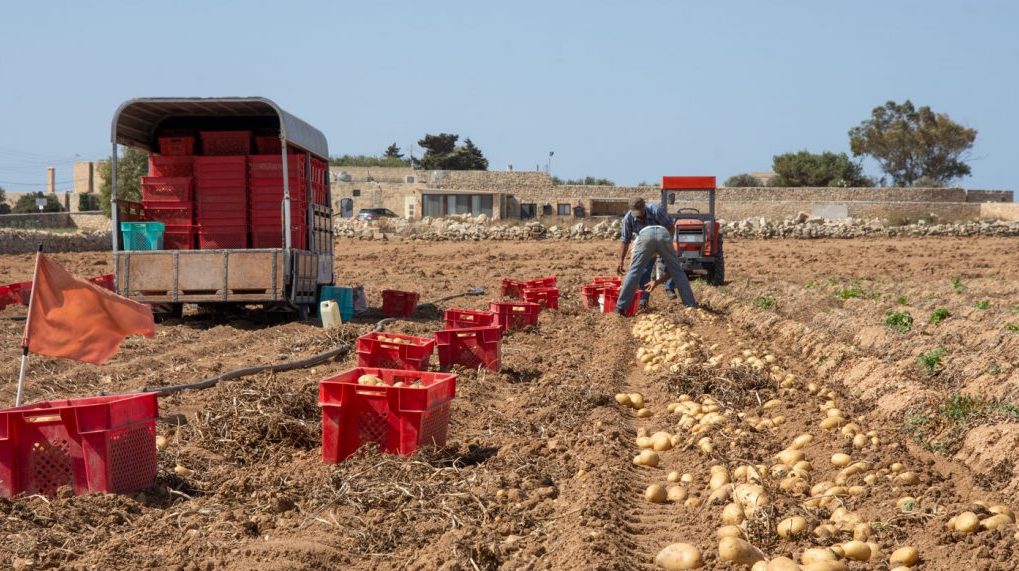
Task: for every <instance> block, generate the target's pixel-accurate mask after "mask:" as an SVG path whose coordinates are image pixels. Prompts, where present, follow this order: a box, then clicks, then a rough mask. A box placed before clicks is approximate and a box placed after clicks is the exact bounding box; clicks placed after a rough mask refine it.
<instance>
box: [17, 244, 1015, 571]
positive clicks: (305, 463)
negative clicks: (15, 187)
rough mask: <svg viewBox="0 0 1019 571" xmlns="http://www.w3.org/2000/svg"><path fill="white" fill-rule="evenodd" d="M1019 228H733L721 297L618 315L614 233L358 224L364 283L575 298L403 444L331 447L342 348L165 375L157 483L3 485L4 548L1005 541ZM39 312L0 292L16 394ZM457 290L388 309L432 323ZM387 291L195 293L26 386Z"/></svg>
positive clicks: (343, 336)
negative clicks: (487, 236) (283, 299)
mask: <svg viewBox="0 0 1019 571" xmlns="http://www.w3.org/2000/svg"><path fill="white" fill-rule="evenodd" d="M1016 245H1017V241H1016V239H1014V238H979V239H973V238H908V237H902V238H896V239H887V238H863V239H860V240H823V239H822V240H816V241H811V242H804V241H798V240H742V239H739V238H736V237H734V238H733V239H732V240H731V241H730V243H729V244H728V245H727V256H728V259H727V267H728V269H729V276H730V279H729V282H728V283H727V284H726V285H724V286H722V287H718V288H712V287H710V286H707V285H706V284H703V283H696V284H695V286H694V287H695V291H696V293H697V295H698V297H699V299H700V301H701V302H702V304H703V309H702V310H700V311H687V310H684V309H683V308H681V307H678V306H676V305H674V304H671V303H668V302H666V301H665V299H664V298H662V297H661V296H660V295H656V297H655V298H654V299H653V300H652V312H650V313H648V314H646V315H644V316H642V317H638V318H634V319H621V318H618V317H616V316H613V315H602V314H598V313H594V312H592V311H591V310H586V309H583V308H582V307H581V304H580V299H579V295H578V294H579V287H580V285H581V284H583V283H585V282H586V281H587V280H589V279H590V278H591V276H593V275H604V274H607V273H608V272H610V271H611V268H612V267H613V266H614V265H615V251H616V250H615V244H614V243H612V242H611V241H609V240H594V239H592V240H587V241H578V242H566V243H562V242H556V241H533V242H526V243H519V244H513V245H507V244H502V243H499V242H495V241H488V242H477V243H467V244H465V243H462V242H434V243H430V242H421V243H414V244H409V243H407V242H405V241H395V242H387V241H372V242H364V241H359V240H340V241H338V242H337V244H336V251H337V252H338V256H337V261H336V272H337V276H338V280H339V281H340V282H342V283H353V282H359V283H362V284H363V285H364V286H365V289H366V292H367V295H368V298H369V301H370V302H373V303H372V304H371V305H378V302H379V299H380V292H381V290H382V289H385V288H395V289H410V290H416V291H419V292H421V294H422V298H423V299H425V300H429V299H435V298H438V297H440V296H443V295H448V294H450V293H455V292H460V291H466V290H467V289H469V288H470V287H472V286H475V285H483V286H485V287H486V288H488V290H489V292H492V291H496V289H497V287H498V284H499V281H500V278H502V277H515V278H530V277H538V276H546V275H556V276H558V279H559V286H560V290H561V305H562V307H561V309H560V310H559V311H547V312H543V313H542V315H541V317H540V319H539V324H538V326H537V327H533V328H529V329H527V330H524V331H519V332H514V333H512V334H509V335H508V336H507V337H506V338H505V339H504V343H503V369H502V371H500V372H499V373H491V372H488V373H486V372H479V371H474V370H463V369H460V370H458V371H457V374H458V376H459V378H458V390H457V398H456V399H455V400H454V402H453V408H452V412H451V421H450V435H449V441H448V442H447V446H446V447H445V448H443V449H441V450H431V451H426V452H422V453H420V454H418V455H416V456H414V457H411V458H398V457H387V456H379V455H376V454H373V453H370V452H367V453H364V454H361V455H359V456H357V457H355V458H353V459H352V460H350V461H348V462H346V463H344V464H341V465H337V466H329V465H323V464H322V463H321V461H320V455H321V445H320V431H321V423H320V416H319V408H318V405H317V399H318V393H317V387H318V381H319V380H320V379H322V378H324V377H328V376H330V375H333V374H335V373H337V372H339V371H343V370H345V369H347V368H349V367H351V366H353V364H354V362H355V359H354V357H353V356H352V355H347V356H345V357H342V358H340V359H337V360H336V361H334V362H328V363H325V364H322V365H319V366H316V367H315V368H314V369H313V370H301V371H291V372H287V373H280V374H268V373H265V374H260V375H255V376H252V377H248V378H245V379H241V380H236V381H229V382H224V383H221V384H219V385H217V386H216V387H214V388H211V389H207V390H204V391H190V392H184V393H179V394H177V395H175V396H171V397H167V398H163V399H161V400H160V411H161V414H160V417H161V419H160V421H159V423H158V425H157V432H158V434H159V435H160V436H162V437H164V438H165V439H166V444H165V445H164V446H163V448H161V450H160V451H159V476H158V480H157V485H156V486H155V487H153V488H151V489H148V490H144V491H143V492H141V493H138V494H134V495H130V496H116V495H105V494H96V495H89V496H82V497H68V496H66V495H58V497H49V498H44V497H41V496H26V497H20V498H16V499H14V500H11V501H5V500H0V522H2V524H0V566H8V567H10V568H14V569H21V570H34V569H51V568H67V569H110V568H168V569H182V570H193V569H266V570H268V569H280V568H289V569H295V570H297V569H336V568H343V569H365V570H367V569H419V570H433V569H434V570H439V569H443V570H454V569H455V570H461V569H462V570H465V571H466V570H478V569H606V570H629V569H648V570H650V569H655V568H656V565H655V556H656V554H657V553H658V552H659V551H660V550H661V549H663V548H665V547H666V546H667V545H670V544H674V543H686V544H689V545H691V546H692V547H693V548H694V549H696V551H697V552H698V554H699V556H700V559H701V562H702V563H703V568H704V569H723V570H737V569H748V568H749V566H745V565H740V564H737V563H734V562H731V561H727V560H726V555H725V554H724V553H725V550H724V549H722V547H723V545H722V543H723V540H721V539H719V532H720V530H721V533H728V534H734V535H737V536H738V537H739V538H740V539H742V540H743V541H747V542H749V543H750V544H751V545H752V546H753V548H755V549H757V550H760V556H762V557H764V558H767V559H771V560H773V561H775V562H776V563H775V569H789V568H791V567H788V566H786V567H778V565H780V563H778V562H779V561H781V559H780V558H781V557H788V558H791V559H793V560H795V561H797V562H798V563H805V562H806V560H807V559H809V558H810V557H812V556H813V557H826V558H831V559H836V560H837V561H835V562H834V563H832V564H830V565H829V564H824V565H823V566H821V564H814V565H813V566H812V567H809V568H810V569H820V568H825V569H841V568H848V569H850V570H863V569H878V570H883V569H891V568H893V567H895V566H896V565H897V563H894V562H893V561H897V559H893V558H897V557H903V554H904V552H902V551H900V550H902V549H907V550H908V548H913V549H915V550H916V552H917V557H918V562H917V563H913V564H912V566H911V567H910V568H911V569H913V570H915V571H928V570H946V571H947V570H953V571H954V570H956V569H958V568H960V567H961V566H967V567H972V568H973V569H980V570H988V571H991V570H994V571H998V570H1001V571H1004V570H1008V569H1015V568H1016V567H1017V564H1016V561H1017V559H1016V553H1017V549H1019V543H1017V540H1016V538H1015V533H1016V530H1015V526H1014V524H1013V523H1012V517H1011V516H1010V515H1009V514H1010V513H1011V510H1013V509H1016V508H1019V505H1016V503H1015V501H1014V497H1015V492H1016V491H1017V490H1019V468H1017V465H1016V463H1015V458H1014V457H1015V454H1014V450H1015V446H1016V443H1017V442H1019V420H1017V419H1019V412H1017V411H1019V406H1017V403H1019V289H1017V287H1016V285H1015V284H1016V283H1017V281H1016V280H1017V279H1019V266H1017V265H1016V264H1015V263H1014V261H1015V251H1016ZM55 257H56V258H57V260H58V261H59V262H60V263H61V264H64V265H65V266H66V267H68V268H69V269H71V270H72V271H75V272H76V273H79V274H81V275H95V274H99V273H103V272H104V271H108V268H109V266H110V261H109V255H108V254H103V253H84V254H58V255H56V256H55ZM31 269H32V255H31V254H22V255H8V256H3V257H0V283H6V282H7V281H19V280H24V279H29V278H30V276H31ZM487 299H488V297H487V296H486V297H483V298H465V299H463V300H460V301H458V302H456V304H458V305H464V306H467V307H476V308H477V307H484V306H485V304H486V302H487ZM448 305H450V304H443V306H442V307H447V306H448ZM942 310H943V311H942ZM23 314H24V312H23V309H22V308H20V307H16V308H8V309H7V310H5V311H4V313H3V315H0V317H2V318H3V319H0V400H3V401H4V402H10V401H11V400H12V398H13V393H14V386H15V381H16V378H17V363H18V357H19V355H20V349H19V348H18V343H19V339H20V332H21V328H22V327H23V324H24V322H23V321H20V320H19V318H20V317H22V316H23ZM439 315H440V313H439V312H438V311H435V310H428V311H424V312H421V313H420V314H419V315H418V316H417V317H416V318H414V319H412V320H409V321H403V322H398V323H396V324H393V325H391V326H390V327H389V330H390V331H395V332H404V333H410V334H418V335H428V334H430V332H431V331H433V330H435V329H436V328H438V327H439ZM907 315H908V317H907ZM379 317H380V316H379V314H378V311H377V310H374V311H373V312H372V313H370V314H368V315H365V316H363V317H361V318H358V319H357V320H355V321H354V322H352V323H349V324H345V325H344V326H343V327H341V328H340V329H335V330H329V331H324V330H322V329H320V328H319V327H318V326H317V323H316V322H314V321H309V322H305V323H289V324H285V325H272V324H271V323H269V322H268V321H266V320H265V319H263V318H262V317H261V316H260V315H259V314H258V313H256V312H249V313H240V314H236V313H215V312H211V311H209V310H200V309H195V308H191V309H189V311H188V313H187V314H186V315H185V317H184V319H182V320H180V321H178V322H170V323H165V324H161V325H159V326H158V327H157V334H156V336H155V338H153V339H147V338H130V339H129V340H128V341H127V342H126V343H125V345H124V347H123V349H122V351H121V352H120V353H119V354H118V355H117V356H116V357H115V358H113V359H112V360H111V361H110V362H109V363H108V364H107V365H105V366H103V367H95V366H92V365H84V364H77V363H73V362H68V361H61V360H56V359H48V358H45V357H33V361H32V363H33V365H32V369H31V372H30V374H29V381H28V393H27V397H28V400H30V401H35V400H42V399H54V398H66V397H74V396H84V395H94V394H99V393H101V392H106V393H113V392H120V391H130V390H136V389H138V388H140V387H143V386H154V385H165V384H168V383H181V382H190V381H196V380H200V379H203V378H207V377H209V376H211V375H214V374H216V373H220V372H223V371H225V370H229V369H233V368H236V367H241V366H245V365H248V364H252V363H269V362H279V361H285V360H290V359H294V358H299V357H304V356H308V355H311V354H314V353H318V352H320V351H323V350H325V349H328V348H330V347H334V346H336V345H337V344H341V343H350V342H351V341H353V339H355V338H356V336H358V335H360V334H363V333H365V332H367V331H368V330H370V329H371V327H372V325H373V324H374V323H375V321H376V320H377V319H378V318H379ZM938 349H940V351H938ZM433 366H434V365H433ZM638 393H639V394H640V397H639V399H640V400H642V401H643V403H641V406H632V405H635V404H637V400H638V398H637V397H633V396H632V395H636V394H638ZM623 394H625V395H626V397H622V396H621V395H623ZM631 397H632V398H631ZM620 401H623V402H622V403H621V402H620ZM641 409H643V410H641ZM656 433H665V437H664V438H665V439H666V440H667V441H668V443H667V444H666V443H665V440H663V437H662V436H661V435H657V436H656ZM803 435H810V436H809V438H808V437H804V436H803ZM858 437H859V438H858ZM656 440H657V441H658V442H657V443H656ZM808 441H809V442H808ZM656 448H657V450H655V449H656ZM642 451H644V452H645V454H644V456H645V458H644V459H642V460H641V461H640V464H637V463H635V462H634V458H635V457H636V456H638V455H639V454H640V453H641V452H642ZM651 451H655V454H656V455H657V464H655V465H649V464H651V462H650V461H649V458H650V456H651V455H650V452H651ZM673 473H675V474H673ZM715 474H719V475H718V476H715V477H714V478H713V477H712V476H714V475H715ZM722 474H724V475H722ZM723 480H728V482H724V481H723ZM656 486H659V487H661V488H662V490H663V491H664V492H665V493H666V498H665V501H663V502H659V501H658V500H659V499H660V498H659V497H658V490H657V488H655V487H656ZM649 488H652V489H651V490H649ZM670 488H671V489H670ZM719 490H721V491H719ZM669 494H671V498H670V496H669ZM648 498H650V499H652V500H654V501H649V499H648ZM995 514H999V515H1003V516H1004V520H1003V519H1002V518H998V519H992V518H994V517H996V516H995ZM796 518H801V519H796ZM974 518H975V523H974V522H973V521H971V520H974ZM787 520H788V523H786V524H783V523H782V522H785V521H787ZM981 522H983V523H981ZM723 523H728V524H731V525H735V526H736V528H726V529H721V528H722V526H723ZM963 523H965V524H966V525H963ZM969 523H973V526H970V525H969ZM949 524H951V525H949ZM999 524H1000V525H999ZM801 525H802V528H803V529H802V530H800V526H801ZM991 526H993V527H994V529H990V527H991ZM786 527H789V528H790V529H789V530H786ZM780 531H782V533H779V532H780ZM785 531H793V533H785ZM725 541H726V542H727V543H726V544H725V545H726V546H729V544H732V543H734V542H733V541H732V540H725ZM854 541H855V543H854ZM739 546H741V544H740V545H739ZM811 550H819V551H811ZM746 552H747V553H748V554H749V557H750V558H751V559H755V558H757V557H758V556H757V555H756V551H755V550H754V549H747V550H746ZM896 553H899V555H895V554H896ZM863 555H866V560H864V559H861V557H863ZM906 555H908V553H906ZM804 568H808V567H806V566H804Z"/></svg>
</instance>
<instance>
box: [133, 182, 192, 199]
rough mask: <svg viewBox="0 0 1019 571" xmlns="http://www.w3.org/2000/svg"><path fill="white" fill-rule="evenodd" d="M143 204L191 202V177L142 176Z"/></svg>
mask: <svg viewBox="0 0 1019 571" xmlns="http://www.w3.org/2000/svg"><path fill="white" fill-rule="evenodd" d="M141 182H142V201H143V202H188V201H190V200H191V177H169V176H143V177H141Z"/></svg>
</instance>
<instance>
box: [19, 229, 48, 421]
mask: <svg viewBox="0 0 1019 571" xmlns="http://www.w3.org/2000/svg"><path fill="white" fill-rule="evenodd" d="M41 259H42V244H39V249H38V250H37V251H36V254H35V269H34V270H32V289H31V290H30V293H29V295H28V316H27V317H25V335H24V336H23V337H22V338H21V371H20V372H19V373H18V394H17V396H15V397H14V406H21V400H22V397H23V396H24V394H25V373H26V372H27V371H28V332H29V331H31V329H30V328H29V326H30V324H31V322H32V302H33V301H35V284H36V281H37V280H38V279H39V261H40V260H41Z"/></svg>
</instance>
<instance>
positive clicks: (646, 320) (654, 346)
mask: <svg viewBox="0 0 1019 571" xmlns="http://www.w3.org/2000/svg"><path fill="white" fill-rule="evenodd" d="M633 336H634V337H636V338H637V339H639V340H640V341H641V342H642V343H643V344H644V345H643V346H642V347H640V348H638V349H637V362H638V363H640V364H641V365H642V366H643V367H644V372H647V373H656V372H658V371H662V370H670V371H672V372H676V371H678V370H679V367H680V365H692V364H694V363H697V362H700V361H701V360H702V358H701V351H700V347H701V343H702V341H701V337H700V335H698V334H696V333H693V332H691V331H690V329H689V328H688V327H686V326H684V325H681V324H680V325H677V324H676V323H673V322H672V321H670V320H669V319H667V318H665V317H662V316H660V315H657V314H649V315H644V316H642V317H641V318H640V319H639V320H638V321H637V323H636V324H634V326H633Z"/></svg>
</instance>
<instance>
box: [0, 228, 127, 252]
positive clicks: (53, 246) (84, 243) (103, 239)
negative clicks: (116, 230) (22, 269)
mask: <svg viewBox="0 0 1019 571" xmlns="http://www.w3.org/2000/svg"><path fill="white" fill-rule="evenodd" d="M40 244H42V249H43V251H44V252H105V251H108V250H110V248H111V245H112V238H111V236H110V233H109V232H88V233H79V232H75V233H68V234H63V233H61V234H57V233H53V232H41V231H33V230H0V254H27V253H31V252H35V251H36V250H37V249H38V248H39V245H40Z"/></svg>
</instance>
